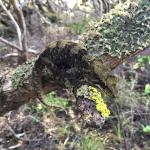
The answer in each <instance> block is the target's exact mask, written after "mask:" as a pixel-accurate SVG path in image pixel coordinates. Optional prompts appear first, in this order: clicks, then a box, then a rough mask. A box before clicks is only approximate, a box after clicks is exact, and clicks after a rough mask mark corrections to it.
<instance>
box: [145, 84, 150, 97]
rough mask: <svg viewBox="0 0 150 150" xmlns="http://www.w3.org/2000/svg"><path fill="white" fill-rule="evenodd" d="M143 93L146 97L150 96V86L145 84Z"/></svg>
mask: <svg viewBox="0 0 150 150" xmlns="http://www.w3.org/2000/svg"><path fill="white" fill-rule="evenodd" d="M144 93H145V94H146V95H147V94H150V84H146V85H145V89H144Z"/></svg>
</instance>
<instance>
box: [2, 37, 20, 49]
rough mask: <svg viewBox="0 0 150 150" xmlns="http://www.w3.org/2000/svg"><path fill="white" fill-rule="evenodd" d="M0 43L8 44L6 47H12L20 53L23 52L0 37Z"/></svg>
mask: <svg viewBox="0 0 150 150" xmlns="http://www.w3.org/2000/svg"><path fill="white" fill-rule="evenodd" d="M0 42H2V43H4V44H6V45H8V46H10V47H12V48H15V49H16V50H18V51H21V52H22V51H23V50H22V49H21V48H20V47H18V46H17V45H15V44H13V43H11V42H9V41H7V40H6V39H4V38H2V37H0Z"/></svg>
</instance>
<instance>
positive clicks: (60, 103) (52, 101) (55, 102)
mask: <svg viewBox="0 0 150 150" xmlns="http://www.w3.org/2000/svg"><path fill="white" fill-rule="evenodd" d="M54 94H55V93H54V92H51V93H49V94H47V95H46V97H45V103H46V104H48V105H50V106H52V107H56V108H57V107H58V108H60V109H66V108H67V106H68V101H67V99H64V98H61V97H57V96H54ZM34 109H35V110H36V111H37V112H48V111H49V110H50V108H49V107H47V106H45V105H43V104H41V103H39V104H38V105H37V106H36V107H35V108H34Z"/></svg>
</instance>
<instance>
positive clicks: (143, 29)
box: [83, 0, 150, 58]
mask: <svg viewBox="0 0 150 150" xmlns="http://www.w3.org/2000/svg"><path fill="white" fill-rule="evenodd" d="M125 4H126V5H125ZM131 7H132V8H131ZM90 28H91V29H90V30H89V29H88V31H87V33H85V34H84V37H83V38H84V39H83V42H84V43H85V46H86V48H87V49H88V51H89V53H91V54H92V55H95V56H101V55H102V54H104V53H107V54H109V55H111V56H117V57H119V58H120V57H121V56H122V55H123V54H125V55H128V54H130V53H131V52H133V51H136V50H140V49H144V48H146V47H148V46H149V45H150V36H149V35H150V1H149V0H142V1H141V3H139V4H135V5H134V6H133V5H130V3H129V2H126V3H124V4H120V5H118V6H117V7H116V8H115V9H113V10H112V11H111V12H110V13H108V14H106V15H104V17H103V18H102V19H101V20H100V21H99V22H97V23H95V22H94V24H91V27H90Z"/></svg>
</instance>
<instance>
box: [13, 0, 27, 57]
mask: <svg viewBox="0 0 150 150" xmlns="http://www.w3.org/2000/svg"><path fill="white" fill-rule="evenodd" d="M12 5H13V8H14V10H15V12H16V15H17V17H18V24H19V25H20V27H21V30H22V49H23V51H25V55H26V57H27V50H28V47H27V29H26V23H25V19H24V15H23V12H22V10H21V9H20V8H19V6H18V4H17V2H16V0H12Z"/></svg>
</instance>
